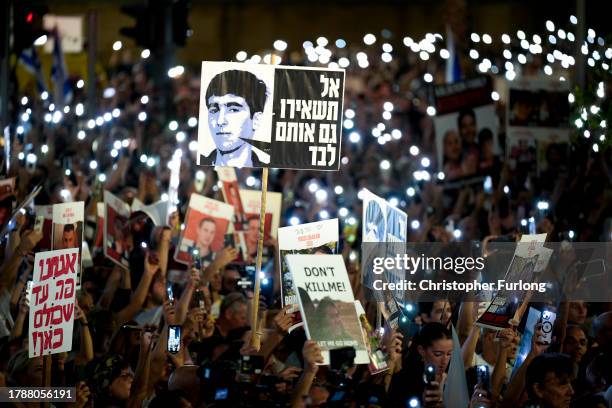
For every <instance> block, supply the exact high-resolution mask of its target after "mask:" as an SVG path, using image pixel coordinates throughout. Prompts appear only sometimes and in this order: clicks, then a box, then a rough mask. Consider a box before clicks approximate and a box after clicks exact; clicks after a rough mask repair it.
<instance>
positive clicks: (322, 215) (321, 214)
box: [319, 210, 329, 220]
mask: <svg viewBox="0 0 612 408" xmlns="http://www.w3.org/2000/svg"><path fill="white" fill-rule="evenodd" d="M319 218H320V219H322V220H326V219H328V218H329V211H327V210H321V211H319Z"/></svg>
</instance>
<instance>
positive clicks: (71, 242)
mask: <svg viewBox="0 0 612 408" xmlns="http://www.w3.org/2000/svg"><path fill="white" fill-rule="evenodd" d="M77 244H78V242H77V232H76V229H75V228H74V224H66V225H64V229H63V231H62V249H67V248H76V247H77Z"/></svg>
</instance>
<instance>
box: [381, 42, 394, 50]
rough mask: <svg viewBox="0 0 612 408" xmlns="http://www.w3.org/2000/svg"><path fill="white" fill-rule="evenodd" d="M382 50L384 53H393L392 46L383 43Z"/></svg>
mask: <svg viewBox="0 0 612 408" xmlns="http://www.w3.org/2000/svg"><path fill="white" fill-rule="evenodd" d="M382 50H383V51H384V52H391V51H393V46H392V45H391V44H389V43H384V44H383V45H382Z"/></svg>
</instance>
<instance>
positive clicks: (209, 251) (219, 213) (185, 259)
mask: <svg viewBox="0 0 612 408" xmlns="http://www.w3.org/2000/svg"><path fill="white" fill-rule="evenodd" d="M233 216H234V207H232V206H231V205H229V204H226V203H224V202H221V201H217V200H213V199H210V198H208V197H204V196H201V195H199V194H192V195H191V198H190V200H189V207H188V209H187V215H186V217H185V229H184V230H183V233H182V234H181V237H180V240H179V243H178V245H177V246H176V251H175V253H174V259H175V260H176V261H177V262H180V263H183V264H187V265H189V264H191V263H192V262H193V261H194V260H195V259H196V258H195V257H198V258H199V259H200V260H201V261H202V266H208V265H209V264H210V263H211V262H212V261H213V259H214V257H215V253H216V252H218V251H220V250H221V249H223V242H224V241H223V238H224V236H225V234H226V232H227V229H228V227H229V224H230V222H232V219H233Z"/></svg>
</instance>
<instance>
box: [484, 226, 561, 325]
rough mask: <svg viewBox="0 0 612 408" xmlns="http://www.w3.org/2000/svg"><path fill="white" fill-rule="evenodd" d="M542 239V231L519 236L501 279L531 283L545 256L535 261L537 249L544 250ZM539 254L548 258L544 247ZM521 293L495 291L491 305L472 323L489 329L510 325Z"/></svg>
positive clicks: (547, 252)
mask: <svg viewBox="0 0 612 408" xmlns="http://www.w3.org/2000/svg"><path fill="white" fill-rule="evenodd" d="M545 241H546V234H536V235H523V236H522V237H521V240H520V242H519V244H518V245H517V247H516V250H515V251H514V256H513V257H512V261H511V262H510V266H509V267H508V271H507V272H506V275H505V276H504V280H505V281H506V282H519V281H522V282H525V283H530V282H533V281H534V279H535V273H536V271H537V270H538V268H545V267H546V265H545V264H544V261H546V260H545V259H544V260H542V261H540V262H539V264H538V261H539V257H540V252H542V250H543V249H546V248H543V247H544V242H545ZM543 256H544V257H547V258H550V252H549V250H548V249H546V251H544V255H543ZM546 263H547V262H546ZM524 294H525V293H524V291H512V290H507V289H501V290H498V291H497V293H496V294H495V297H494V298H493V300H492V301H491V304H490V305H489V306H488V307H487V309H486V310H485V312H484V313H483V314H482V315H481V316H480V317H479V318H478V319H477V320H476V323H475V324H476V325H478V326H481V327H486V328H489V329H493V330H502V329H505V328H507V327H510V320H512V319H514V316H515V314H516V311H517V309H518V306H519V303H520V299H522V298H523V297H524Z"/></svg>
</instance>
